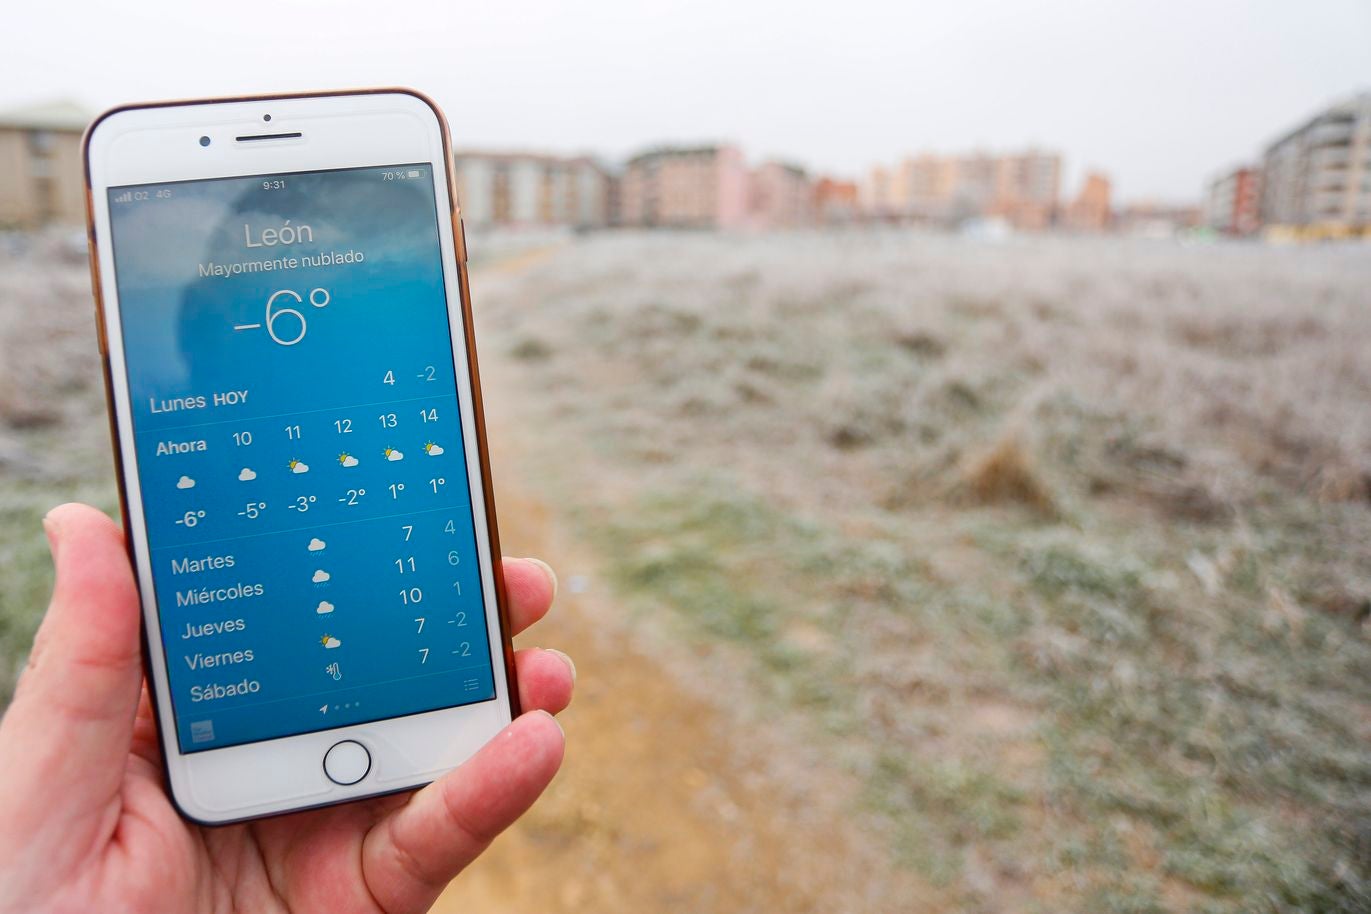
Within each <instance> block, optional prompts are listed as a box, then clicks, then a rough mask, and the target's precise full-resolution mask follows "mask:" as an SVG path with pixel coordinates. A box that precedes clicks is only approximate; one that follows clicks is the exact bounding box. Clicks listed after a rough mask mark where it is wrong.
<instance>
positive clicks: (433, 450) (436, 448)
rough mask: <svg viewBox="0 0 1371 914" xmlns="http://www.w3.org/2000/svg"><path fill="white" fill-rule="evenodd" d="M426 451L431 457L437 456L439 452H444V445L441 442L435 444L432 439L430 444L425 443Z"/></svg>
mask: <svg viewBox="0 0 1371 914" xmlns="http://www.w3.org/2000/svg"><path fill="white" fill-rule="evenodd" d="M424 453H425V454H427V455H429V456H430V457H437V456H438V455H439V454H441V453H443V446H442V445H441V444H434V443H433V442H432V441H430V442H429V443H428V444H425V445H424Z"/></svg>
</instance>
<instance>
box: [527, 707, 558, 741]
mask: <svg viewBox="0 0 1371 914" xmlns="http://www.w3.org/2000/svg"><path fill="white" fill-rule="evenodd" d="M533 713H534V714H541V715H543V716H544V717H546V718H547V719H548V720H550V721H552V722H553V723H554V724H556V725H557V729H558V730H561V731H562V739H566V729H565V728H564V727H563V726H562V722H561V721H560V720H558V719H557V718H556V717H555V716H553V715H552V714H549V713H548V712H547V711H544V710H543V709H542V708H539V709H538V710H536V711H534V712H533Z"/></svg>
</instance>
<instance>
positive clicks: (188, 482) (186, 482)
mask: <svg viewBox="0 0 1371 914" xmlns="http://www.w3.org/2000/svg"><path fill="white" fill-rule="evenodd" d="M176 488H178V489H193V488H195V480H194V479H191V478H190V477H189V476H182V477H181V478H180V479H178V480H176Z"/></svg>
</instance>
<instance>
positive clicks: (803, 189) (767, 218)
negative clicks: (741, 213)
mask: <svg viewBox="0 0 1371 914" xmlns="http://www.w3.org/2000/svg"><path fill="white" fill-rule="evenodd" d="M749 177H750V180H751V185H752V186H751V198H750V200H749V219H748V222H749V224H750V225H752V226H753V227H754V228H760V229H778V228H799V227H800V226H805V225H812V224H813V223H814V218H815V214H814V185H813V182H811V181H810V179H809V174H808V173H807V172H806V171H805V170H804V169H803V168H801V167H800V166H798V165H793V164H791V163H789V162H763V163H762V164H761V165H759V166H757V167H756V168H755V169H754V170H753V171H752V174H751V175H750V176H749Z"/></svg>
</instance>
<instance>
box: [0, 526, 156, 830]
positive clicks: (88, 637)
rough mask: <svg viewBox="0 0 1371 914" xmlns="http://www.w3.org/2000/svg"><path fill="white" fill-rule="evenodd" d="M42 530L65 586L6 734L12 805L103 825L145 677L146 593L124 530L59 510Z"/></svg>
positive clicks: (2, 764) (0, 763)
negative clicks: (142, 606) (141, 628)
mask: <svg viewBox="0 0 1371 914" xmlns="http://www.w3.org/2000/svg"><path fill="white" fill-rule="evenodd" d="M43 526H44V527H45V529H46V530H47V533H48V539H49V541H50V543H51V544H52V554H53V560H54V562H55V564H56V566H57V581H56V584H55V585H54V587H53V593H52V602H51V604H50V605H49V606H48V611H47V614H46V615H45V616H44V617H43V624H42V626H41V627H40V628H39V629H38V635H37V636H36V637H35V638H34V643H33V650H32V652H31V653H30V655H29V663H28V667H27V668H26V669H25V670H24V673H23V676H22V677H21V678H20V680H19V685H18V687H17V688H16V690H15V695H14V701H13V703H12V704H11V706H10V709H9V712H8V713H7V714H6V715H5V719H4V722H3V725H2V726H0V769H2V770H7V771H8V772H9V774H10V776H11V777H14V778H15V781H14V782H12V783H13V785H14V786H15V787H16V788H17V789H16V790H15V791H14V792H13V793H12V794H11V796H12V797H14V798H15V799H16V801H18V802H21V803H22V802H24V798H25V797H27V798H28V800H27V801H28V803H31V804H39V805H40V806H41V807H42V809H41V814H42V815H43V817H44V820H45V821H46V824H48V825H51V824H53V823H52V819H53V818H60V819H63V820H65V821H67V822H68V823H72V821H73V820H74V819H79V818H82V817H87V816H99V815H100V814H101V813H102V812H103V809H102V808H101V807H102V805H104V804H106V803H108V801H110V800H112V799H113V798H114V797H115V796H117V794H118V792H119V787H120V784H121V782H122V780H123V776H124V766H125V762H126V758H127V755H128V750H129V743H130V740H131V737H132V733H133V719H134V712H135V711H136V710H137V707H138V698H139V693H140V691H141V686H142V678H143V672H142V665H141V652H140V642H139V636H138V625H139V604H138V592H137V589H136V588H135V586H134V582H133V573H132V571H131V570H130V568H129V560H128V555H127V554H126V553H125V551H124V537H123V534H122V533H121V532H120V531H119V528H118V527H117V526H115V524H114V522H113V521H111V520H110V519H109V518H108V517H106V516H105V515H104V514H103V513H101V512H100V511H97V510H96V509H94V508H92V507H90V506H88V505H76V504H69V505H62V506H60V507H58V508H54V509H53V510H52V511H51V512H50V513H49V514H48V516H47V517H46V518H44V520H43ZM16 776H17V777H16ZM54 806H57V807H59V808H54ZM13 812H22V811H20V810H15V811H13ZM20 818H21V819H23V818H25V816H23V815H22V814H21V815H20Z"/></svg>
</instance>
